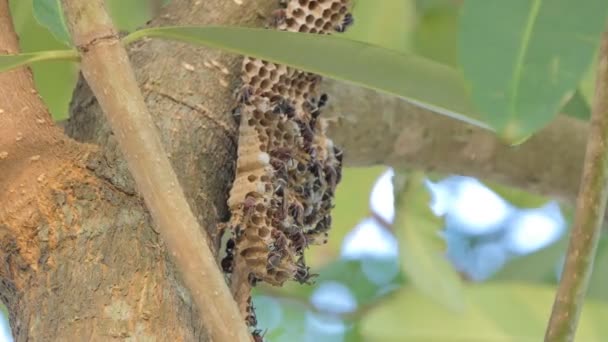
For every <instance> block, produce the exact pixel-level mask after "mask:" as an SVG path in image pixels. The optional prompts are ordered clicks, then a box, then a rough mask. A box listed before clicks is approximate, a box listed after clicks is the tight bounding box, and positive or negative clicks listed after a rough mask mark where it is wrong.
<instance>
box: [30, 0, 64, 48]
mask: <svg viewBox="0 0 608 342" xmlns="http://www.w3.org/2000/svg"><path fill="white" fill-rule="evenodd" d="M33 1H34V2H33V5H34V17H35V18H36V20H37V21H38V23H40V25H42V26H44V27H46V28H47V29H48V30H49V31H51V33H53V35H54V36H55V37H56V38H57V39H58V40H59V41H61V42H63V43H64V44H66V45H68V46H70V45H71V39H70V34H69V33H68V29H67V27H66V26H65V19H64V17H63V9H62V8H61V0H33Z"/></svg>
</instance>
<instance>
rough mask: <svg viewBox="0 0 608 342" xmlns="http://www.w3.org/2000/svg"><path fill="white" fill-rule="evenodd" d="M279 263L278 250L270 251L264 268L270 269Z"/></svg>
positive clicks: (279, 255)
mask: <svg viewBox="0 0 608 342" xmlns="http://www.w3.org/2000/svg"><path fill="white" fill-rule="evenodd" d="M280 264H281V254H280V253H278V252H270V253H269V254H268V261H267V263H266V269H267V270H269V271H271V270H274V269H275V268H277V267H278V266H279V265H280Z"/></svg>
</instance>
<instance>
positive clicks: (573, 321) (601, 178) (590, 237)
mask: <svg viewBox="0 0 608 342" xmlns="http://www.w3.org/2000/svg"><path fill="white" fill-rule="evenodd" d="M607 199H608V31H607V32H605V33H604V36H603V37H602V42H601V50H600V55H599V61H598V69H597V81H596V90H595V98H594V101H593V108H592V114H591V122H590V131H589V137H588V140H587V152H586V154H585V165H584V169H583V177H582V179H581V184H580V190H579V195H578V198H577V205H576V213H575V217H574V226H573V228H572V235H571V237H570V243H569V246H568V252H567V255H566V262H565V265H564V270H563V272H562V276H561V280H560V283H559V287H558V290H557V294H556V296H555V302H554V303H553V311H552V312H551V318H550V320H549V324H548V326H547V330H546V334H545V341H546V342H558V341H559V342H561V341H572V340H573V339H574V335H575V333H576V327H577V324H578V320H579V316H580V312H581V310H582V307H583V302H584V299H585V294H586V292H587V286H588V283H589V278H590V276H591V273H592V271H593V261H594V258H595V252H596V249H597V245H598V241H599V237H600V233H601V229H602V222H603V218H604V213H605V211H606V201H607Z"/></svg>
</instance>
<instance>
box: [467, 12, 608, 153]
mask: <svg viewBox="0 0 608 342" xmlns="http://www.w3.org/2000/svg"><path fill="white" fill-rule="evenodd" d="M607 14H608V6H606V1H605V0H585V1H572V0H545V1H542V0H509V1H504V0H467V1H465V3H464V5H463V11H462V16H461V19H460V39H459V57H460V63H461V65H462V68H463V71H464V75H465V78H466V79H467V81H470V85H471V94H472V99H473V102H474V103H475V105H476V106H477V108H478V109H479V111H480V112H481V113H482V115H483V116H482V117H483V118H484V121H485V122H487V123H489V124H490V125H491V126H492V127H493V128H494V129H495V130H496V131H497V132H498V134H499V135H500V136H501V137H503V138H504V139H505V140H507V141H510V142H519V141H523V140H525V139H526V138H527V137H529V136H530V135H531V134H533V133H534V132H536V131H538V130H539V129H541V128H542V127H544V126H545V125H546V124H547V123H549V122H550V121H551V120H552V119H553V118H554V117H555V116H556V115H557V114H558V111H559V109H560V108H561V107H562V106H563V105H564V103H565V100H567V99H568V98H569V97H570V96H571V95H572V94H573V93H574V91H575V89H576V87H577V86H578V84H579V82H580V81H581V79H582V77H583V74H584V73H585V71H586V70H587V68H588V66H589V64H590V63H591V61H592V58H593V54H594V52H595V51H596V49H597V47H598V44H599V41H600V35H601V32H602V31H603V30H604V27H605V23H606V17H607Z"/></svg>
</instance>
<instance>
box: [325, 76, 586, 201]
mask: <svg viewBox="0 0 608 342" xmlns="http://www.w3.org/2000/svg"><path fill="white" fill-rule="evenodd" d="M323 88H324V91H325V92H327V93H328V94H329V95H330V101H329V108H328V109H327V110H326V111H325V112H324V113H327V114H328V115H330V116H332V117H334V118H335V120H334V122H333V123H332V125H331V126H330V136H331V137H332V139H333V140H334V141H335V142H336V144H338V145H339V146H342V147H343V148H344V151H345V152H344V153H345V162H346V164H347V166H369V165H378V164H384V165H390V166H394V167H396V168H404V167H406V168H413V169H418V170H423V171H427V172H437V173H441V174H460V175H466V176H472V177H477V178H480V179H482V180H487V181H491V182H496V183H501V184H505V185H509V186H514V187H517V188H520V189H525V190H528V191H531V192H534V193H538V194H541V195H546V196H550V197H552V198H556V199H558V200H561V201H564V202H567V203H570V204H573V203H574V201H575V199H576V193H577V189H578V180H579V179H580V175H581V174H582V165H583V151H584V146H585V142H586V138H587V134H588V125H587V123H585V122H583V121H581V120H578V119H574V118H571V117H567V116H559V117H557V118H556V119H555V120H554V122H552V123H551V124H549V125H548V126H547V127H546V128H545V129H543V130H542V131H540V132H539V133H537V134H536V135H534V136H533V137H532V138H531V139H530V140H529V141H527V142H525V143H524V144H522V145H520V146H517V147H509V146H507V145H505V144H503V143H501V142H500V141H499V140H498V139H496V137H495V136H494V135H493V134H492V133H491V132H488V131H485V130H482V129H480V128H477V127H474V126H471V125H468V124H465V123H462V122H459V121H456V120H453V119H450V118H448V117H445V116H442V115H439V114H436V113H433V112H430V111H428V110H425V109H421V108H418V107H416V106H414V105H412V104H409V103H407V102H406V101H403V100H400V99H398V98H395V97H391V96H388V95H384V94H381V93H378V92H375V91H372V90H367V89H363V88H359V87H356V86H352V85H348V84H343V83H340V82H337V81H332V80H325V81H324V82H323ZM539 156H542V158H539Z"/></svg>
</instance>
